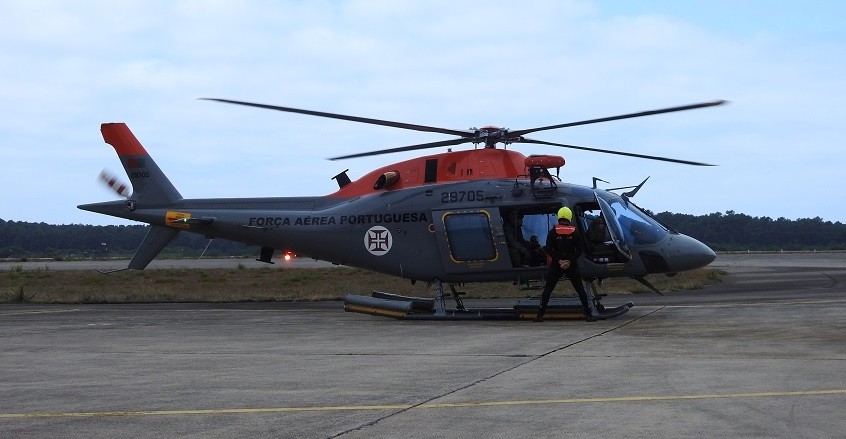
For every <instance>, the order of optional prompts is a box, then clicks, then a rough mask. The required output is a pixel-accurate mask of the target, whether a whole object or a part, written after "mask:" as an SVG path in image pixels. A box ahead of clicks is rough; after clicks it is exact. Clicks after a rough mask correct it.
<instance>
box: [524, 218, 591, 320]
mask: <svg viewBox="0 0 846 439" xmlns="http://www.w3.org/2000/svg"><path fill="white" fill-rule="evenodd" d="M572 221H573V211H572V210H570V208H569V207H567V206H564V207H562V208H561V209H558V224H556V225H555V227H553V228H552V229H551V230H550V231H549V233H548V234H547V235H546V253H547V254H548V255H549V256H550V258H551V261H550V263H549V268H548V269H547V271H546V284H545V285H544V287H543V293H542V294H541V304H540V308H539V309H538V315H537V317H535V321H536V322H542V321H543V314H544V312H546V305H547V304H548V303H549V296H550V295H551V294H552V290H553V289H555V285H556V284H557V283H558V280H559V279H561V276H562V275H567V277H568V278H569V279H570V283H572V284H573V289H575V290H576V292H577V293H578V294H579V301H581V302H582V309H584V312H585V320H587V321H589V322H592V321H595V320H596V318H595V317H594V316H593V314H591V311H590V306H589V304H588V298H587V291H585V286H584V284H583V283H582V278H581V276H580V275H579V267H578V263H577V260H578V258H579V256H581V254H582V253H583V251H584V250H583V248H582V243H581V240H580V239H579V236H578V234H577V233H576V226H574V225H573V223H572Z"/></svg>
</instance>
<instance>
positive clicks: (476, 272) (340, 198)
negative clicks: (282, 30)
mask: <svg viewBox="0 0 846 439" xmlns="http://www.w3.org/2000/svg"><path fill="white" fill-rule="evenodd" d="M124 130H125V132H124ZM112 131H115V132H119V133H120V135H117V134H111V135H110V133H111V132H112ZM103 132H104V138H106V141H107V142H109V143H111V144H112V145H113V146H115V149H116V150H117V151H118V154H119V155H120V156H121V160H122V161H123V163H124V166H125V167H127V174H128V175H129V176H130V180H132V184H133V187H135V188H136V193H135V194H133V195H132V196H131V197H129V199H127V200H121V201H113V202H105V203H95V204H88V205H83V206H80V208H82V209H85V210H90V211H95V212H99V213H104V214H107V215H112V216H116V217H121V218H126V219H130V220H135V221H141V222H145V223H148V224H151V225H153V226H154V229H156V230H159V231H162V233H163V234H164V235H166V236H168V238H167V241H168V242H169V240H170V239H172V238H173V236H175V235H176V234H177V233H178V232H190V233H196V234H200V235H204V236H206V237H208V238H224V239H229V240H234V241H240V242H244V243H247V244H250V245H256V246H260V247H262V258H261V260H264V261H265V262H271V261H270V255H272V254H273V252H274V251H282V252H285V253H289V254H296V255H297V256H298V257H311V258H314V259H319V260H324V261H329V262H332V263H336V264H340V265H346V266H352V267H360V268H364V269H368V270H373V271H377V272H381V273H385V274H389V275H394V276H399V277H402V278H406V279H410V280H415V281H416V280H421V281H432V280H434V279H438V280H440V281H443V282H446V283H468V282H494V281H519V282H521V283H522V282H529V281H532V280H538V279H542V278H543V275H544V273H545V271H546V266H545V265H544V264H537V265H526V264H520V263H517V262H516V261H515V260H514V259H513V257H512V255H510V254H509V251H508V244H509V243H508V242H507V239H506V233H505V228H506V227H507V226H508V222H509V219H510V218H512V217H519V218H522V219H523V221H524V223H523V227H522V232H523V239H525V241H526V242H528V241H530V237H531V235H534V236H536V237H537V238H538V240H539V241H540V242H539V244H540V245H543V244H544V242H543V241H544V240H545V238H546V232H547V231H548V230H549V229H550V228H551V227H552V226H554V224H555V222H556V217H555V212H556V211H557V210H558V209H559V208H560V207H561V206H568V207H570V208H572V209H573V212H574V213H575V217H574V223H575V225H576V227H577V229H578V230H579V231H580V236H581V239H583V240H584V243H585V252H584V254H583V255H582V256H581V258H580V261H579V267H580V270H581V273H582V276H583V277H584V278H586V279H591V278H610V277H642V276H645V275H647V274H654V273H675V272H679V271H684V270H690V269H694V268H698V267H702V266H705V265H707V264H708V263H710V262H711V261H712V260H713V259H714V257H715V254H714V252H713V251H712V250H711V249H710V248H708V247H707V246H705V245H704V244H702V243H700V242H699V241H697V240H695V239H693V238H691V237H689V236H686V235H682V234H680V233H677V232H675V231H673V230H671V229H669V228H668V227H665V226H663V225H661V224H660V223H658V222H657V221H655V220H654V219H652V218H651V217H650V216H649V215H648V214H647V213H645V212H643V211H642V210H641V209H639V208H638V207H637V206H635V205H634V204H633V203H631V201H630V200H629V199H628V198H626V197H624V196H620V195H617V194H614V193H611V192H606V191H603V190H598V189H593V188H590V187H586V186H580V185H575V184H568V183H563V182H561V181H558V179H557V178H556V177H554V176H552V175H551V174H550V173H549V172H548V168H545V167H543V165H538V163H542V162H543V157H551V158H553V160H552V161H551V163H557V160H556V158H557V159H560V164H563V159H561V158H560V157H557V156H543V157H541V159H540V160H539V159H538V157H537V156H530V157H528V158H527V157H526V156H524V155H523V154H521V153H519V152H515V151H508V150H503V149H492V148H483V149H476V150H469V151H460V152H447V153H443V154H436V155H431V156H424V157H419V158H415V159H412V160H408V161H405V162H400V163H397V164H394V165H390V166H385V167H382V168H380V169H377V170H375V171H373V172H371V173H369V174H367V175H365V176H363V177H361V178H360V179H358V180H356V181H350V180H349V178H347V177H346V174H339V176H336V179H337V180H338V182H339V186H340V188H339V190H338V191H337V192H335V193H333V194H330V195H326V196H316V197H290V198H225V199H183V198H181V197H180V196H179V195H178V193H177V192H175V191H174V193H175V195H174V194H170V195H167V196H165V197H162V196H159V195H160V194H158V193H157V192H156V191H157V189H156V188H157V187H158V186H164V187H165V190H164V192H167V191H168V190H169V189H168V188H172V186H170V184H169V181H167V180H166V177H164V174H163V173H162V172H161V171H160V170H159V169H158V167H157V166H156V165H155V162H153V161H152V159H151V158H150V157H149V155H147V153H146V151H145V150H144V149H143V147H140V144H137V145H135V144H132V147H127V146H125V145H124V141H125V140H126V138H127V136H126V133H129V134H128V135H129V136H132V135H131V133H130V132H129V130H128V128H126V127H125V125H123V124H104V127H103ZM131 140H134V136H133V137H132V138H131ZM135 142H136V143H137V141H135ZM129 143H132V142H131V141H130V142H129ZM122 145H124V146H122ZM139 148H140V149H139ZM130 167H132V169H130ZM146 168H149V169H146ZM162 179H164V182H165V184H162V183H161V180H162ZM157 180H158V181H157ZM145 187H153V189H149V190H148V191H147V192H148V193H146V194H145V193H144V188H145ZM139 188H140V189H142V190H141V193H139V191H138V189H139ZM150 192H152V193H150ZM600 216H602V217H604V218H605V219H606V221H607V222H608V229H609V235H608V237H607V240H604V242H599V243H596V242H589V240H588V237H587V235H586V234H585V231H586V230H587V228H588V226H589V224H590V222H592V221H594V220H596V218H598V217H600ZM151 239H152V238H151ZM164 239H165V238H159V241H161V240H164ZM166 243H167V242H165V243H164V244H166ZM151 244H155V243H151ZM155 245H158V244H155ZM162 246H163V245H162ZM142 249H143V244H142ZM139 251H140V250H139ZM155 253H157V251H156V252H153V255H152V256H151V257H150V259H152V257H154V256H155ZM142 259H143V258H142ZM146 262H149V261H146ZM146 262H144V261H139V263H136V264H135V266H131V268H143V266H145V265H146Z"/></svg>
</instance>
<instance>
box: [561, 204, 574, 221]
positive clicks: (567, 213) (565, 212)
mask: <svg viewBox="0 0 846 439" xmlns="http://www.w3.org/2000/svg"><path fill="white" fill-rule="evenodd" d="M562 218H563V219H566V220H567V221H573V211H572V210H570V208H569V207H567V206H564V207H562V208H560V209H558V219H562Z"/></svg>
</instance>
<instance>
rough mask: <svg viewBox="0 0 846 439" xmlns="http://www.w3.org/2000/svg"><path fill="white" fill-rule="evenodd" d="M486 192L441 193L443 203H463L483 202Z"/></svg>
mask: <svg viewBox="0 0 846 439" xmlns="http://www.w3.org/2000/svg"><path fill="white" fill-rule="evenodd" d="M484 199H485V191H482V190H478V191H451V192H441V203H461V202H464V201H482V200H484Z"/></svg>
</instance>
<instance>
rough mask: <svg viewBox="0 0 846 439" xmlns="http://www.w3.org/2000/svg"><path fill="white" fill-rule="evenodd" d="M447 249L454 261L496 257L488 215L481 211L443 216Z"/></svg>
mask: <svg viewBox="0 0 846 439" xmlns="http://www.w3.org/2000/svg"><path fill="white" fill-rule="evenodd" d="M444 227H445V228H446V234H447V240H448V241H449V251H450V253H451V254H452V258H453V259H455V260H456V261H482V260H491V259H494V258H496V248H495V247H494V241H493V234H492V233H491V224H490V219H489V218H488V215H487V214H485V213H482V212H474V213H454V214H448V215H446V216H445V217H444Z"/></svg>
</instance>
